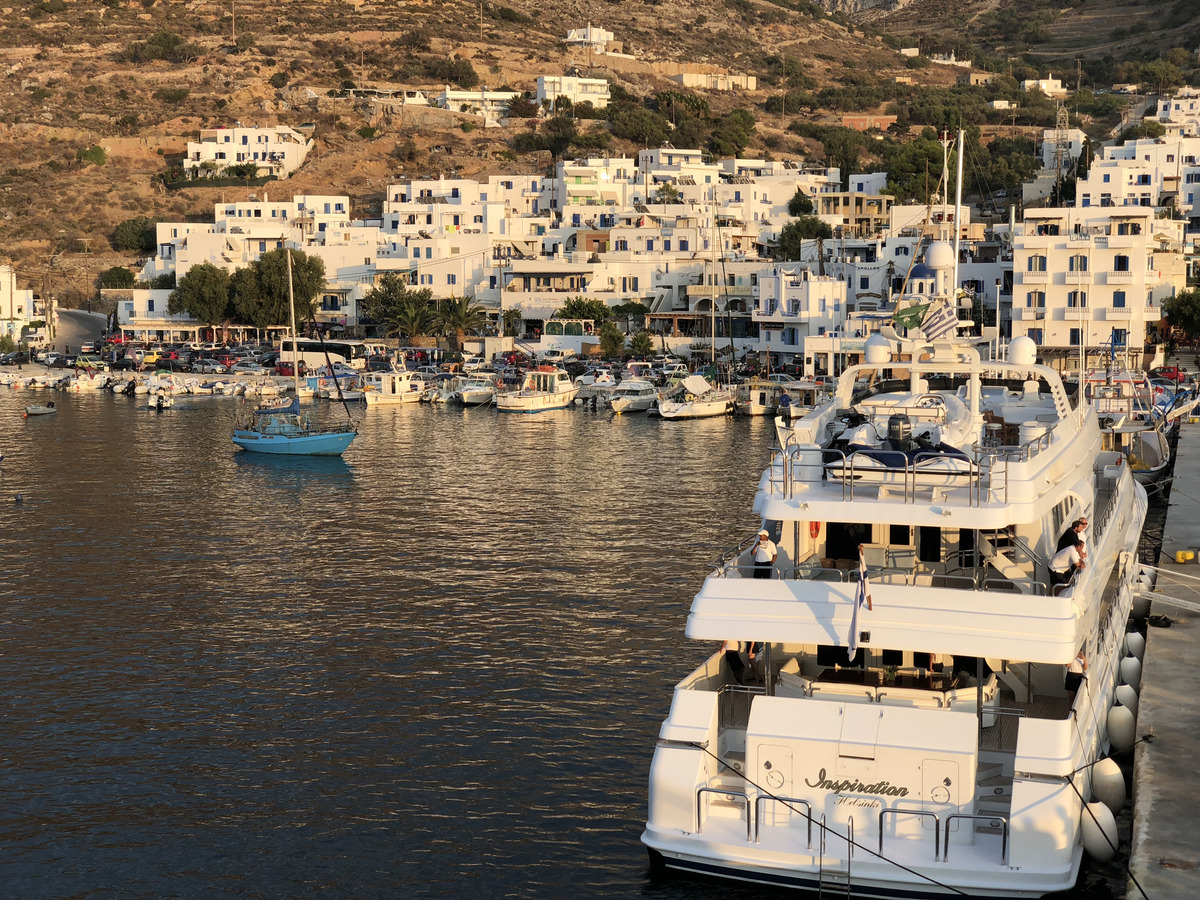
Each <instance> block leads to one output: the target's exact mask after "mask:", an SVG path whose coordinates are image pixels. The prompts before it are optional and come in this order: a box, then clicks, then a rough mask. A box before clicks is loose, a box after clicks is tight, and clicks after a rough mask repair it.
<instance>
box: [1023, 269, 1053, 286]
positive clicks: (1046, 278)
mask: <svg viewBox="0 0 1200 900" xmlns="http://www.w3.org/2000/svg"><path fill="white" fill-rule="evenodd" d="M1019 274H1020V276H1021V284H1049V283H1050V273H1049V272H1045V271H1042V272H1030V271H1025V272H1021V273H1019Z"/></svg>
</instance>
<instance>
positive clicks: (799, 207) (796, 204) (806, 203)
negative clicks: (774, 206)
mask: <svg viewBox="0 0 1200 900" xmlns="http://www.w3.org/2000/svg"><path fill="white" fill-rule="evenodd" d="M812 211H813V202H812V198H811V197H810V196H808V194H806V193H805V191H804V188H796V193H795V195H794V196H793V197H792V199H791V200H789V201H788V215H789V216H807V215H810V214H811V213H812Z"/></svg>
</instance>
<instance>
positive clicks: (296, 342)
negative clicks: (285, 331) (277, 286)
mask: <svg viewBox="0 0 1200 900" xmlns="http://www.w3.org/2000/svg"><path fill="white" fill-rule="evenodd" d="M283 252H284V253H286V254H287V272H288V310H289V311H290V312H291V317H292V384H293V386H294V387H295V389H296V399H297V400H299V399H300V336H299V335H298V334H297V333H296V295H295V294H294V293H293V291H292V248H291V247H288V246H284V248H283Z"/></svg>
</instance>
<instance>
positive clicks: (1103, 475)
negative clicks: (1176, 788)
mask: <svg viewBox="0 0 1200 900" xmlns="http://www.w3.org/2000/svg"><path fill="white" fill-rule="evenodd" d="M879 340H882V338H880V339H879ZM872 341H873V342H875V341H876V339H875V338H873V339H872ZM887 346H888V342H887V341H886V340H884V341H883V347H881V346H880V344H879V343H878V342H875V343H874V346H872V343H871V342H869V343H868V347H867V364H866V365H862V366H855V367H852V368H850V369H848V370H847V371H846V372H845V373H844V374H843V375H842V376H841V378H840V380H839V382H838V384H837V388H836V394H835V397H834V399H833V401H832V402H830V403H829V404H827V405H824V406H822V407H821V408H819V409H816V410H814V411H812V412H811V413H809V414H808V415H807V416H805V417H804V418H802V419H801V420H800V422H799V423H797V424H796V425H795V426H794V427H793V428H792V429H790V430H789V431H788V432H787V435H786V436H787V440H786V445H785V446H784V447H783V448H782V450H781V451H779V452H777V453H776V454H775V456H774V457H773V460H772V462H771V464H770V466H769V467H768V468H767V470H766V471H765V472H764V473H763V475H762V477H761V480H760V482H759V489H758V493H757V496H756V498H755V512H756V513H757V514H758V515H759V516H760V517H761V520H762V523H763V526H762V527H764V528H766V529H768V530H769V532H770V534H771V536H772V539H773V540H774V541H775V543H776V545H777V547H778V556H777V559H776V561H775V563H774V565H773V566H770V567H762V568H756V567H755V566H754V564H753V557H752V556H750V555H749V551H748V548H749V547H750V546H751V544H752V543H753V542H754V541H755V540H757V536H749V537H748V538H747V539H746V540H744V541H742V542H741V543H740V544H739V545H738V546H737V547H735V548H732V549H730V550H729V551H728V552H726V553H725V554H723V555H722V557H721V558H720V559H719V560H718V561H717V563H716V565H715V567H714V571H713V572H712V574H710V575H709V576H708V578H707V579H706V580H705V582H704V585H703V587H702V588H701V589H700V592H699V593H698V594H697V595H696V597H695V599H694V600H693V602H692V606H691V612H690V614H689V616H688V619H687V635H688V637H689V638H693V639H695V640H700V641H706V642H710V646H711V645H715V646H721V645H719V644H716V642H724V641H736V642H743V643H741V644H740V645H735V646H741V647H745V646H746V643H745V642H750V643H752V644H753V643H757V642H761V650H760V651H759V648H757V647H756V648H755V649H756V651H759V652H757V654H756V662H755V665H756V666H757V667H760V668H761V672H762V675H763V677H762V679H761V680H755V681H752V682H746V683H743V682H742V681H740V680H739V677H738V673H739V672H743V673H744V672H745V671H746V669H747V666H746V664H745V663H743V662H742V657H741V656H740V655H738V653H737V651H736V650H733V649H732V648H730V650H731V653H726V652H724V651H723V650H717V652H715V653H714V654H713V655H712V656H710V657H709V658H708V659H706V660H705V661H704V662H703V663H702V664H701V665H700V666H699V667H698V668H696V669H695V670H694V671H692V672H691V673H690V674H688V675H687V676H686V677H685V678H684V679H683V680H682V681H680V682H679V683H678V684H677V685H676V686H675V690H674V697H673V699H672V702H671V708H670V713H669V715H668V716H667V719H666V721H665V722H664V723H663V725H662V727H661V729H660V731H659V738H658V743H657V746H656V748H655V751H654V758H653V762H652V764H651V768H650V784H649V814H648V821H647V823H646V829H645V832H644V833H643V835H642V841H643V843H645V844H646V846H647V848H648V849H649V851H650V854H651V858H652V859H653V860H654V861H655V862H657V863H661V864H664V865H665V866H667V867H669V868H671V869H674V870H681V871H683V872H688V873H697V874H703V875H710V876H713V875H715V876H723V877H727V878H731V879H736V880H740V881H750V882H760V883H763V884H768V885H771V886H792V887H799V888H807V889H812V890H821V889H824V890H826V891H830V892H832V891H836V892H837V894H838V895H839V896H841V895H842V894H843V893H844V894H845V895H847V896H850V895H853V896H858V897H933V896H946V895H947V894H958V895H960V896H961V895H965V896H970V897H1039V896H1042V895H1044V894H1047V893H1051V892H1054V891H1062V890H1066V889H1068V888H1070V887H1072V885H1073V884H1074V883H1075V880H1076V877H1077V875H1078V872H1079V866H1080V861H1081V858H1082V855H1083V852H1084V849H1083V847H1084V844H1085V843H1087V845H1088V846H1089V848H1094V847H1095V846H1096V843H1095V832H1094V831H1092V830H1091V829H1092V828H1093V826H1092V823H1093V822H1101V823H1103V822H1104V820H1105V818H1106V817H1107V820H1108V823H1111V822H1112V814H1111V813H1110V812H1109V810H1108V808H1107V807H1105V806H1104V804H1103V803H1098V802H1089V801H1091V800H1092V799H1093V788H1094V787H1096V788H1101V789H1102V788H1103V787H1104V785H1105V784H1106V783H1107V782H1105V781H1104V780H1103V779H1102V778H1101V777H1100V775H1099V774H1095V775H1094V774H1093V768H1092V764H1093V763H1097V761H1098V760H1100V757H1102V756H1103V755H1104V754H1105V753H1106V752H1107V751H1108V750H1109V748H1110V742H1111V746H1113V747H1115V748H1117V749H1126V748H1127V747H1128V746H1130V745H1131V744H1132V743H1133V737H1134V724H1133V719H1132V717H1131V714H1130V710H1129V706H1130V705H1131V704H1130V702H1129V701H1130V692H1131V687H1130V685H1121V680H1122V677H1123V676H1124V677H1125V679H1126V680H1129V681H1132V682H1136V680H1137V679H1136V674H1135V670H1134V668H1132V667H1130V666H1129V665H1128V664H1129V663H1131V662H1136V661H1137V660H1136V658H1124V657H1125V654H1126V649H1125V648H1126V643H1125V632H1126V622H1127V618H1128V616H1129V613H1130V610H1131V605H1132V597H1133V592H1134V589H1135V579H1136V578H1137V576H1138V574H1139V568H1140V567H1139V564H1138V559H1137V555H1136V551H1137V543H1138V537H1139V534H1140V531H1141V527H1142V523H1143V519H1144V518H1145V513H1146V494H1145V491H1144V490H1143V488H1142V487H1141V486H1140V485H1138V484H1137V482H1136V481H1135V480H1134V479H1133V477H1132V473H1131V471H1130V467H1129V466H1128V465H1126V464H1124V463H1123V461H1122V458H1121V456H1120V454H1119V453H1117V452H1115V451H1105V450H1104V449H1102V444H1101V431H1100V427H1099V424H1098V422H1097V416H1096V412H1095V410H1094V409H1093V408H1092V407H1091V406H1090V405H1089V404H1087V403H1080V404H1078V405H1076V404H1075V402H1074V399H1073V398H1072V396H1071V395H1069V394H1068V392H1067V391H1066V390H1065V389H1064V387H1063V383H1062V381H1061V379H1060V378H1059V376H1058V374H1057V373H1055V372H1054V371H1053V370H1051V369H1049V368H1047V367H1045V366H1041V365H1037V364H1036V362H1035V354H1036V348H1035V347H1034V345H1033V342H1032V341H1030V340H1029V339H1028V338H1023V337H1022V338H1018V339H1016V340H1014V341H1013V342H1012V345H1011V347H1010V350H1009V357H1008V361H1006V362H1001V361H983V360H981V359H980V357H979V355H978V353H977V351H976V350H975V349H973V348H972V347H969V346H966V345H957V344H954V343H951V342H947V343H921V344H915V345H908V346H906V347H905V349H904V352H905V353H906V354H908V353H910V352H911V355H910V356H907V357H906V358H907V359H912V360H918V362H916V363H910V362H907V361H905V362H895V363H893V362H892V361H891V356H890V351H889V349H885V348H887ZM886 368H891V369H892V371H893V372H896V373H899V374H903V375H905V376H906V377H905V378H904V380H903V381H880V382H874V381H872V380H871V376H872V375H880V374H883V375H886V374H887V373H886V372H882V370H883V369H886ZM857 378H863V379H864V380H866V381H867V383H868V384H870V387H869V388H868V389H867V391H866V393H865V396H864V397H863V398H862V399H858V400H855V398H854V391H855V380H856V379H857ZM1083 515H1087V516H1089V517H1090V530H1089V531H1088V533H1087V538H1086V549H1087V554H1088V555H1087V559H1086V565H1085V566H1084V567H1083V568H1081V569H1079V570H1078V571H1077V572H1075V573H1074V574H1073V575H1072V576H1071V577H1070V579H1069V580H1067V581H1066V582H1065V583H1063V584H1057V583H1056V582H1057V580H1058V579H1057V578H1052V576H1051V573H1050V571H1049V569H1048V566H1047V563H1048V560H1049V559H1050V558H1051V556H1053V555H1054V553H1055V552H1056V549H1057V544H1058V541H1059V538H1060V536H1061V535H1063V533H1064V531H1065V530H1066V529H1067V528H1068V527H1069V526H1070V524H1071V522H1072V521H1074V520H1075V519H1077V518H1079V517H1080V516H1083ZM860 570H861V573H862V575H860ZM752 573H753V574H754V575H755V576H756V577H750V576H751V574H752ZM764 575H766V576H768V577H763V576H764ZM864 576H865V577H864ZM867 598H869V600H867ZM726 646H728V645H726ZM731 654H732V655H731ZM1081 658H1082V659H1083V660H1086V672H1085V674H1083V675H1082V676H1081V680H1080V678H1079V677H1076V676H1072V674H1071V673H1072V672H1073V671H1074V667H1078V666H1079V663H1077V662H1076V661H1077V660H1079V659H1081ZM1137 671H1140V667H1139V668H1138V669H1137ZM1119 685H1120V687H1119ZM1121 698H1124V699H1123V700H1122V699H1121ZM1118 701H1120V702H1118ZM1132 701H1133V702H1134V703H1135V702H1136V694H1133V695H1132ZM1122 704H1124V705H1122ZM1114 767H1115V764H1113V763H1112V761H1111V760H1100V762H1099V764H1098V765H1097V766H1096V769H1095V772H1096V773H1100V772H1106V773H1107V772H1108V771H1109V770H1111V769H1112V768H1114ZM1118 778H1119V770H1118ZM1113 793H1114V792H1111V791H1104V790H1101V795H1107V796H1108V799H1106V800H1105V802H1106V803H1109V804H1110V805H1113V804H1115V805H1116V806H1118V807H1119V805H1120V803H1121V802H1123V798H1124V783H1123V782H1121V783H1120V797H1119V799H1113ZM1093 817H1095V818H1093ZM1105 827H1109V825H1108V824H1106V825H1105ZM1112 833H1113V834H1115V826H1114V827H1113V831H1112Z"/></svg>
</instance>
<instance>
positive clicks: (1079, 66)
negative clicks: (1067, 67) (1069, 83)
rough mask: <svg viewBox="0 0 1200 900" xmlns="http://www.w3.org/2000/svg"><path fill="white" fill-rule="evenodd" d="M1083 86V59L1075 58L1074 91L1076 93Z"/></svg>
mask: <svg viewBox="0 0 1200 900" xmlns="http://www.w3.org/2000/svg"><path fill="white" fill-rule="evenodd" d="M1082 87H1083V60H1082V59H1078V58H1076V60H1075V92H1076V93H1078V92H1079V90H1080V89H1081V88H1082Z"/></svg>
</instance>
